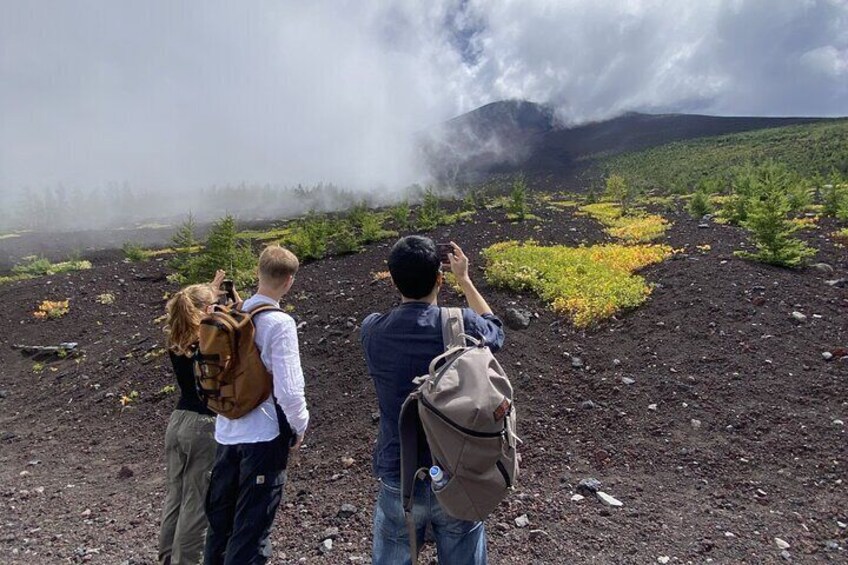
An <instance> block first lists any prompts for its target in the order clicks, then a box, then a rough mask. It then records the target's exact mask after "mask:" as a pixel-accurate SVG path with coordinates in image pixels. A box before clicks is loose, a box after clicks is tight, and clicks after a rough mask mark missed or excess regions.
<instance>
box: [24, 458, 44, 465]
mask: <svg viewBox="0 0 848 565" xmlns="http://www.w3.org/2000/svg"><path fill="white" fill-rule="evenodd" d="M36 465H41V460H40V459H32V460H30V461H27V467H35V466H36Z"/></svg>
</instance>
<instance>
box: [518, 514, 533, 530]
mask: <svg viewBox="0 0 848 565" xmlns="http://www.w3.org/2000/svg"><path fill="white" fill-rule="evenodd" d="M515 525H516V526H518V527H519V528H526V527H527V526H529V525H530V518H528V517H527V514H522V515H521V516H519V517H518V518H516V519H515Z"/></svg>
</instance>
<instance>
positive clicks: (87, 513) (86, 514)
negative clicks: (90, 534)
mask: <svg viewBox="0 0 848 565" xmlns="http://www.w3.org/2000/svg"><path fill="white" fill-rule="evenodd" d="M80 516H82V517H83V518H88V517H89V516H91V509H90V508H86V509H85V510H83V511H82V512H80Z"/></svg>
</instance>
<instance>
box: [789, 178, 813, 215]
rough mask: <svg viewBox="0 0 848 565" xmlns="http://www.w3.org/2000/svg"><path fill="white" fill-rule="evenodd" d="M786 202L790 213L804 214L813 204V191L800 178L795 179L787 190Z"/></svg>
mask: <svg viewBox="0 0 848 565" xmlns="http://www.w3.org/2000/svg"><path fill="white" fill-rule="evenodd" d="M786 201H787V203H788V204H789V211H790V212H795V213H798V212H802V211H804V209H805V208H806V207H807V206H809V205H810V204H812V203H813V190H812V188H810V185H809V184H807V183H806V182H805V181H804V180H802V179H800V178H794V179H792V181H791V182H790V184H789V186H788V187H787V189H786Z"/></svg>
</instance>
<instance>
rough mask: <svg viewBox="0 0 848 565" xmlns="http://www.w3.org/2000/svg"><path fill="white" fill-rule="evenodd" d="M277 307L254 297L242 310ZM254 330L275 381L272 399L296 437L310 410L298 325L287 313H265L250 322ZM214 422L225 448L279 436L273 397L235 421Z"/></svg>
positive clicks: (217, 434) (270, 300)
mask: <svg viewBox="0 0 848 565" xmlns="http://www.w3.org/2000/svg"><path fill="white" fill-rule="evenodd" d="M263 304H271V305H273V306H277V302H276V301H275V300H274V299H273V298H269V297H267V296H263V295H261V294H256V295H254V296H252V297H251V298H249V299H247V300H245V302H244V305H243V306H242V308H243V309H244V310H246V311H250V310H252V309H253V308H256V307H257V306H260V305H263ZM253 323H254V325H255V327H256V334H255V341H256V346H257V347H258V348H259V351H260V353H261V358H262V363H264V364H265V367H267V368H268V371H269V372H270V373H271V374H272V375H273V379H274V396H276V397H277V402H278V403H279V405H280V408H282V409H283V414H285V415H286V419H287V420H288V421H289V425H290V426H291V428H292V430H294V432H295V433H296V434H297V435H302V434H303V433H304V432H305V431H306V427H307V425H308V424H309V410H308V409H307V407H306V396H305V395H304V381H303V370H302V369H301V367H300V346H299V345H298V341H297V326H296V325H295V323H294V320H293V319H292V317H291V316H289V315H288V314H285V313H283V312H266V313H264V314H260V315H259V316H257V317H256V318H254V319H253ZM216 420H217V421H216V423H215V440H216V441H217V442H218V443H222V444H224V445H234V444H237V443H259V442H263V441H271V440H272V439H274V438H276V437H277V436H278V435H280V425H279V423H278V422H277V411H276V410H274V398H273V397H272V396H269V397H268V398H267V399H266V400H265V402H263V403H262V404H260V405H259V406H257V407H256V408H254V409H253V410H252V411H251V412H248V413H247V414H245V415H244V416H242V417H241V418H238V419H237V420H230V419H228V418H225V417H224V416H218V418H217V419H216Z"/></svg>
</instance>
